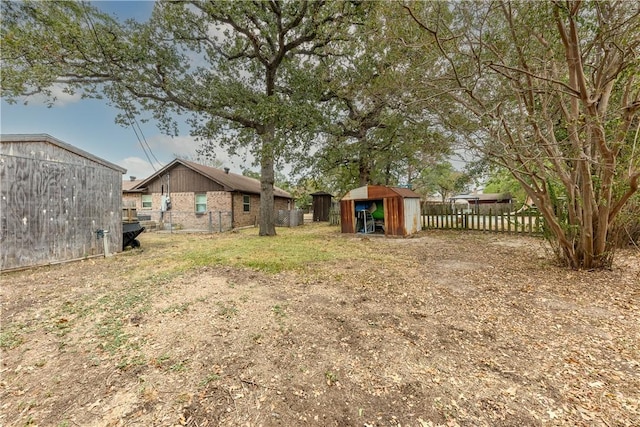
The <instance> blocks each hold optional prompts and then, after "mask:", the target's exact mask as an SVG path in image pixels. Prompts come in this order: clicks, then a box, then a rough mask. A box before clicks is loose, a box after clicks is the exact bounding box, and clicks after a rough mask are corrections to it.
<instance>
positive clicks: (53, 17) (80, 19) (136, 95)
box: [1, 0, 367, 235]
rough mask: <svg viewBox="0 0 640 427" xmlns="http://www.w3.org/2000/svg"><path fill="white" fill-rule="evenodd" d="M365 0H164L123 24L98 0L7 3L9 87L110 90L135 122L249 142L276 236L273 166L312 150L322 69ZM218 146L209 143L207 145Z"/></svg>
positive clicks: (263, 224) (125, 117) (264, 218)
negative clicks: (320, 63) (182, 124)
mask: <svg viewBox="0 0 640 427" xmlns="http://www.w3.org/2000/svg"><path fill="white" fill-rule="evenodd" d="M366 8H367V4H366V2H351V1H323V0H318V1H306V0H297V1H277V0H270V1H255V2H248V1H240V2H233V1H206V2H205V1H158V2H156V3H155V5H154V9H153V12H152V15H151V18H150V19H149V20H148V21H147V22H145V23H140V22H135V21H132V20H129V21H126V22H119V21H116V20H115V19H113V18H112V17H110V16H109V15H106V14H104V13H101V12H100V11H99V10H97V9H96V8H94V7H93V6H91V5H90V4H88V3H79V2H38V1H24V2H20V3H14V2H2V13H3V21H2V47H3V48H2V54H1V55H2V68H3V73H2V96H3V97H4V98H5V99H7V100H8V101H10V102H11V101H16V100H18V99H19V98H20V97H21V96H23V95H26V94H31V93H38V92H40V93H44V94H46V95H49V96H50V98H51V97H53V94H54V93H55V91H53V90H52V87H54V85H60V86H62V87H63V89H64V90H65V91H67V92H74V91H81V92H82V94H83V96H88V97H102V96H105V97H107V98H108V99H109V100H110V101H111V102H112V103H113V104H114V105H116V106H118V107H120V108H121V109H122V111H123V114H122V116H121V117H120V118H119V119H120V120H121V121H122V123H124V124H126V123H128V122H129V121H130V120H131V116H132V115H134V114H138V113H140V112H141V111H143V110H144V111H148V112H151V113H152V115H153V117H154V119H155V120H157V122H158V123H159V126H160V128H161V129H162V130H163V131H164V132H166V133H168V134H176V133H177V124H176V122H175V119H174V118H175V117H176V115H181V114H187V115H189V117H190V119H189V123H190V125H191V133H192V135H194V136H198V137H202V138H203V139H204V140H212V139H218V140H222V141H223V145H224V146H225V147H226V148H227V149H229V150H230V151H231V152H233V151H234V150H237V149H238V148H239V147H247V148H249V149H250V150H251V152H252V154H253V155H254V156H255V158H256V159H257V162H258V163H259V165H260V180H261V193H260V221H259V224H260V231H259V233H260V235H275V217H274V212H273V211H274V196H273V185H274V166H275V165H276V163H277V162H278V161H279V160H282V159H287V158H289V157H291V156H293V155H294V154H295V153H304V152H306V151H307V148H308V143H309V141H311V139H312V138H310V137H309V133H310V132H312V130H313V126H314V122H315V117H316V110H315V102H314V96H315V95H314V93H315V91H314V78H313V70H314V67H315V65H316V63H317V62H316V60H315V58H317V57H318V56H323V55H330V54H331V48H332V46H333V45H334V44H336V43H339V42H340V41H341V40H344V39H345V38H346V36H347V34H348V32H349V29H350V26H351V25H352V23H353V22H354V21H355V20H358V19H360V18H361V16H362V14H363V13H365V9H366ZM204 151H205V152H206V151H207V146H205V147H204Z"/></svg>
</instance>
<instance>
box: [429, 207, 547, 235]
mask: <svg viewBox="0 0 640 427" xmlns="http://www.w3.org/2000/svg"><path fill="white" fill-rule="evenodd" d="M543 221H544V220H543V218H542V216H541V215H539V214H538V213H536V212H531V211H529V212H503V213H493V212H492V211H489V212H488V213H486V214H474V213H464V212H450V213H441V214H430V213H426V212H425V213H423V214H422V227H423V228H426V229H446V230H452V229H459V230H478V231H492V232H497V233H527V234H541V233H542V231H543Z"/></svg>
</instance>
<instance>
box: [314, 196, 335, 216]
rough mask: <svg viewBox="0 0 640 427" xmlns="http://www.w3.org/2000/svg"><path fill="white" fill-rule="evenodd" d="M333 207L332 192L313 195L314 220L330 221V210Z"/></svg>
mask: <svg viewBox="0 0 640 427" xmlns="http://www.w3.org/2000/svg"><path fill="white" fill-rule="evenodd" d="M330 209H331V195H330V194H316V195H313V221H314V222H316V221H329V210H330Z"/></svg>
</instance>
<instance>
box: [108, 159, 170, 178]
mask: <svg viewBox="0 0 640 427" xmlns="http://www.w3.org/2000/svg"><path fill="white" fill-rule="evenodd" d="M117 164H118V166H122V167H123V168H125V169H126V170H127V174H126V177H130V176H135V177H136V179H145V178H147V177H149V176H150V175H152V174H153V173H154V172H155V170H154V169H153V166H151V164H150V163H149V162H148V161H147V160H145V159H142V158H140V157H127V158H125V159H123V160H121V161H119V162H117ZM155 167H156V169H159V168H160V166H159V165H155Z"/></svg>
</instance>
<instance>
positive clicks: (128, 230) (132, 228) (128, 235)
mask: <svg viewBox="0 0 640 427" xmlns="http://www.w3.org/2000/svg"><path fill="white" fill-rule="evenodd" d="M143 231H144V227H142V226H140V223H139V222H123V223H122V250H123V251H124V250H125V248H126V247H127V246H131V247H132V248H139V247H140V241H139V240H138V239H136V237H138V236H139V235H140V233H142V232H143Z"/></svg>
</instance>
